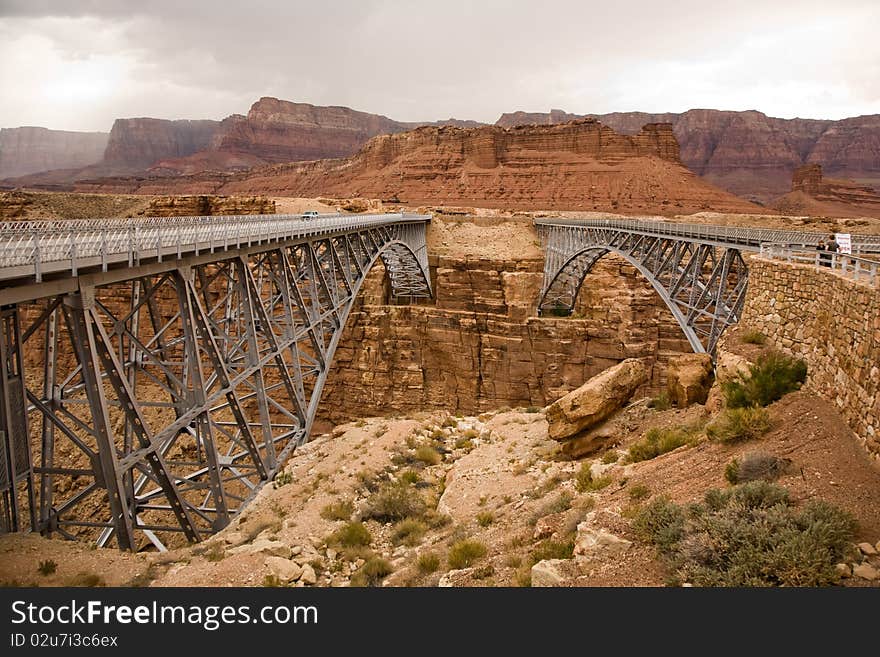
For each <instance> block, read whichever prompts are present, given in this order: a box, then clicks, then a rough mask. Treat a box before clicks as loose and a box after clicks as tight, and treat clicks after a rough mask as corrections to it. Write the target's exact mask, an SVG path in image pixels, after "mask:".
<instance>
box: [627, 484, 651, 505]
mask: <svg viewBox="0 0 880 657" xmlns="http://www.w3.org/2000/svg"><path fill="white" fill-rule="evenodd" d="M650 495H651V489H650V488H648V487H647V486H645V484H633V485H632V486H630V488H629V499H631V500H632V501H633V502H639V501H641V500H643V499H645V498H647V497H649V496H650Z"/></svg>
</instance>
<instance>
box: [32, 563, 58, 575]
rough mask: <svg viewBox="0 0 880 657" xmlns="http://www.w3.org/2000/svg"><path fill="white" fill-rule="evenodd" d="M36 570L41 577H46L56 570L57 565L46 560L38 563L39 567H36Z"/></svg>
mask: <svg viewBox="0 0 880 657" xmlns="http://www.w3.org/2000/svg"><path fill="white" fill-rule="evenodd" d="M37 570H38V571H39V573H40V574H41V575H47V576H48V575H51V574H52V573H54V572H55V571H56V570H58V564H57V563H55V562H54V561H52V560H51V559H46V560H45V561H41V562H40V565H39V566H37Z"/></svg>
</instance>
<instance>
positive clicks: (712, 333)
mask: <svg viewBox="0 0 880 657" xmlns="http://www.w3.org/2000/svg"><path fill="white" fill-rule="evenodd" d="M535 225H536V227H537V229H538V233H539V234H540V237H541V241H542V243H543V245H544V249H545V259H544V284H543V287H542V290H541V296H540V300H539V302H538V312H539V314H545V313H558V314H563V315H564V314H571V312H572V311H573V310H574V305H575V301H576V299H577V295H578V292H579V291H580V288H581V285H583V283H584V279H585V278H586V276H587V274H588V273H589V272H590V270H591V269H592V268H593V265H595V264H596V262H598V261H599V259H600V258H602V257H603V256H604V255H606V254H608V253H614V254H616V255H618V256H620V257H622V258H623V259H624V260H626V261H627V262H628V263H629V264H631V265H632V266H633V267H635V268H636V269H637V270H638V271H639V272H640V273H641V274H642V275H643V276H644V277H645V278H646V279H647V280H648V281H649V282H650V283H651V285H652V286H653V287H654V289H655V290H656V291H657V293H658V294H659V295H660V298H661V299H663V301H664V302H665V303H666V305H667V306H668V307H669V310H670V311H671V312H672V315H673V317H675V320H676V321H677V322H678V324H679V326H680V327H681V329H682V331H683V332H684V334H685V336H686V337H687V339H688V342H689V343H690V345H691V348H693V350H694V351H695V352H698V353H701V352H708V353H710V354H714V353H715V347H716V346H717V344H718V339H719V338H720V337H721V334H722V333H723V331H724V329H725V328H727V327H728V326H730V325H731V324H735V323H736V322H737V321H739V316H740V313H741V311H742V307H743V304H744V302H745V295H746V289H747V287H748V267H747V265H746V262H745V260H744V259H743V252H744V251H753V252H758V251H759V250H760V248H761V245H762V244H799V245H802V246H813V247H814V246H815V245H816V244H817V243H818V241H819V239H820V238H821V237H823V235H822V234H819V233H805V232H799V231H781V230H767V229H760V228H742V227H735V226H711V225H703V224H682V223H671V222H663V221H656V220H641V219H598V220H581V219H537V220H535ZM853 250H854V251H855V252H874V253H876V252H880V236H876V235H854V236H853Z"/></svg>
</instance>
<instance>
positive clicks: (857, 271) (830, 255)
mask: <svg viewBox="0 0 880 657" xmlns="http://www.w3.org/2000/svg"><path fill="white" fill-rule="evenodd" d="M760 255H761V256H762V257H764V258H771V259H774V260H784V261H786V262H793V263H799V264H805V265H813V266H814V267H815V268H816V269H819V268H822V267H825V268H828V269H831V270H832V271H835V272H837V273H839V274H842V275H843V276H845V277H846V278H850V279H852V280H854V281H859V282H862V283H868V284H869V285H873V286H874V287H880V261H877V260H870V259H868V258H860V257H857V256H854V255H850V254H847V253H835V252H833V251H819V250H817V249H816V248H815V247H813V248H809V247H808V246H806V245H804V244H787V243H778V244H762V245H761V250H760Z"/></svg>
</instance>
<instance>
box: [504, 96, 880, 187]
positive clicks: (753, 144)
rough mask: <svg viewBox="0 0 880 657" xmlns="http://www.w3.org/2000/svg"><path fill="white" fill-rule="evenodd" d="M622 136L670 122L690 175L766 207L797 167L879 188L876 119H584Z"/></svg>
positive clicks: (755, 115)
mask: <svg viewBox="0 0 880 657" xmlns="http://www.w3.org/2000/svg"><path fill="white" fill-rule="evenodd" d="M585 116H587V117H592V118H596V119H598V120H600V121H601V122H602V123H604V124H606V125H608V126H610V127H611V128H613V129H614V130H617V131H619V132H623V133H625V134H633V133H635V132H636V131H637V130H638V129H639V128H640V126H642V125H643V124H645V123H648V122H660V121H662V122H670V123H672V124H673V131H674V133H675V136H676V138H677V139H678V142H679V144H680V146H681V159H682V162H684V164H685V166H687V167H688V168H689V169H691V171H693V172H695V173H697V174H699V175H701V176H703V177H705V178H706V179H707V180H709V181H711V182H713V183H715V184H717V185H719V186H720V187H722V188H724V189H727V190H729V191H731V192H734V193H735V194H739V195H742V196H745V197H747V198H757V199H761V200H762V201H767V200H769V199H771V198H773V197H775V196H778V195H780V194H783V193H785V192H786V191H787V190H788V185H789V181H790V180H791V175H792V172H793V171H794V169H795V168H797V167H798V166H801V165H802V164H805V163H809V162H815V163H818V164H822V165H823V167H824V168H825V170H826V171H827V172H829V173H832V174H837V175H845V176H847V177H852V178H857V179H860V180H864V181H865V182H868V183H871V184H874V185H880V116H876V115H874V116H863V117H856V118H851V119H844V120H841V121H826V120H814V119H778V118H773V117H768V116H767V115H765V114H763V113H761V112H756V111H745V112H728V111H719V110H708V109H693V110H688V111H687V112H684V113H681V114H673V113H663V114H649V113H645V112H614V113H611V114H588V115H585ZM575 117H576V115H573V114H566V113H565V112H562V111H561V110H551V112H550V113H545V114H540V113H535V114H526V113H523V112H515V113H512V114H504V115H502V116H501V118H500V119H499V120H498V122H497V125H503V126H507V127H510V126H513V125H521V124H524V123H535V124H548V123H549V124H552V123H560V122H564V121H570V120H571V119H572V118H575Z"/></svg>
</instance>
